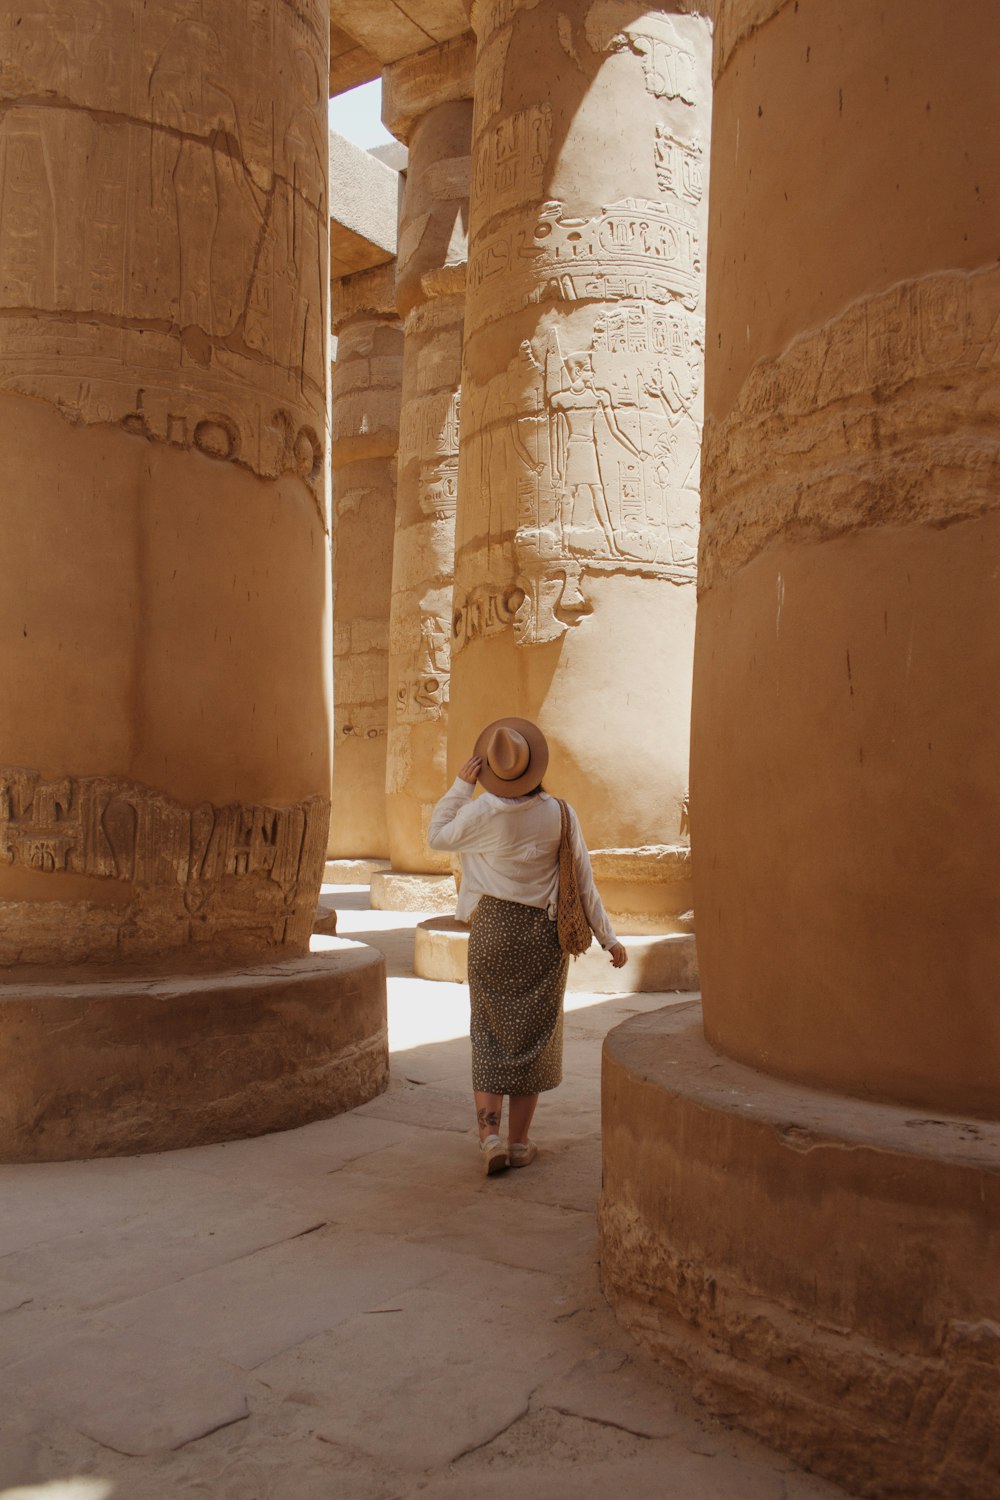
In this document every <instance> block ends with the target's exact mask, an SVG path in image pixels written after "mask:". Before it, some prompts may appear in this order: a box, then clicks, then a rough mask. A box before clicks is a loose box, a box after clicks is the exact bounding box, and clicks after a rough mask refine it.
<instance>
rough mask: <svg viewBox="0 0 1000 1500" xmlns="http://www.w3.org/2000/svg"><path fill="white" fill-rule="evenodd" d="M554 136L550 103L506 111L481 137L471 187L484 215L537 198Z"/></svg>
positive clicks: (475, 156)
mask: <svg viewBox="0 0 1000 1500" xmlns="http://www.w3.org/2000/svg"><path fill="white" fill-rule="evenodd" d="M551 138H552V108H551V105H548V104H537V105H532V107H531V108H530V109H525V110H519V111H518V112H517V113H515V114H511V115H504V116H503V118H502V119H500V120H498V121H497V123H496V124H495V125H492V126H491V127H490V128H489V129H488V130H486V131H485V132H484V134H483V135H482V136H481V137H480V138H479V140H478V141H477V143H476V147H475V150H474V152H473V159H472V161H473V166H472V185H473V186H472V190H473V192H474V193H475V194H476V197H477V200H478V203H479V205H480V210H479V211H480V213H481V214H482V215H483V216H484V217H485V218H492V216H493V215H494V214H498V213H503V212H505V211H506V210H507V209H509V208H513V207H515V206H516V205H517V204H520V203H522V202H524V201H525V200H527V201H529V202H530V201H531V200H532V199H537V197H538V195H539V193H540V191H541V187H542V179H543V176H544V172H545V164H546V162H547V161H548V156H549V146H550V143H551Z"/></svg>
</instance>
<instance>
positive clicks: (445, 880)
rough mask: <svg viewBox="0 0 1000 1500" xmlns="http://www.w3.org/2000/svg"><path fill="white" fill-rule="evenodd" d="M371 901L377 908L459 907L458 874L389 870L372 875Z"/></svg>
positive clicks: (392, 909)
mask: <svg viewBox="0 0 1000 1500" xmlns="http://www.w3.org/2000/svg"><path fill="white" fill-rule="evenodd" d="M370 899H371V904H372V906H373V907H374V909H375V910H376V911H431V912H446V911H448V910H449V909H450V910H451V911H454V910H455V902H456V901H457V900H458V891H457V889H456V887H455V877H454V875H397V873H396V871H395V870H388V871H384V872H381V873H379V874H377V875H373V876H372V891H371V898H370Z"/></svg>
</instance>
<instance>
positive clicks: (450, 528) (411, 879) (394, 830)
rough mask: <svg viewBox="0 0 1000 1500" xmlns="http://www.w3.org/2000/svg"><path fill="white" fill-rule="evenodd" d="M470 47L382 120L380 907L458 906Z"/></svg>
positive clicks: (423, 63)
mask: <svg viewBox="0 0 1000 1500" xmlns="http://www.w3.org/2000/svg"><path fill="white" fill-rule="evenodd" d="M473 62H474V44H473V42H472V41H471V39H463V40H459V41H458V42H452V43H449V44H448V45H446V46H443V47H435V48H434V49H433V50H432V51H430V52H423V53H420V54H419V55H417V56H416V57H412V58H408V59H406V61H404V62H401V63H396V64H394V65H393V66H392V67H391V68H388V69H386V71H385V73H384V74H383V79H382V114H383V118H384V119H385V121H386V124H387V125H388V127H389V129H390V130H392V132H393V134H394V135H396V136H398V137H399V139H400V140H401V141H404V142H405V143H406V145H407V147H408V149H409V167H408V170H407V176H406V192H405V196H404V198H403V205H402V213H401V217H400V233H399V259H398V263H397V275H396V296H397V306H398V308H399V312H400V315H401V316H402V318H403V320H404V329H405V344H404V353H403V411H404V418H403V424H402V429H401V432H400V444H399V493H398V498H397V507H396V535H395V544H394V552H393V582H392V613H391V619H390V628H389V755H388V777H387V782H386V816H387V820H388V825H389V853H390V856H391V859H392V873H391V875H381V876H379V877H377V878H376V879H374V880H373V882H372V900H373V902H376V903H377V904H379V905H382V904H389V903H391V904H392V905H401V906H403V907H404V908H406V909H409V910H421V909H429V910H441V909H442V908H444V907H447V906H448V905H450V904H452V903H453V902H454V896H455V890H454V882H453V880H452V877H451V875H450V874H448V873H447V872H448V871H449V870H450V863H449V859H448V856H447V855H442V854H439V853H437V852H435V851H434V850H432V849H431V848H429V846H428V844H427V839H426V834H427V825H428V822H429V820H430V814H431V810H432V808H433V806H434V803H435V802H436V801H437V800H438V798H439V797H440V796H442V794H443V792H444V791H445V788H446V785H447V780H446V776H447V772H446V760H447V731H448V684H449V676H450V671H451V615H452V587H453V581H454V566H455V507H456V497H457V492H458V420H459V400H460V393H459V383H460V380H461V367H462V327H463V322H464V317H465V273H466V250H467V234H468V213H469V175H470V166H471V161H470V154H469V153H470V149H471V134H472V97H471V96H472V70H473Z"/></svg>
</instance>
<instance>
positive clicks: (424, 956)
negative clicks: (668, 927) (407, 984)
mask: <svg viewBox="0 0 1000 1500" xmlns="http://www.w3.org/2000/svg"><path fill="white" fill-rule="evenodd" d="M626 947H627V948H628V955H629V956H628V962H627V963H626V964H625V966H624V968H621V969H614V968H612V967H611V964H610V962H609V960H608V956H607V954H606V953H605V952H604V950H603V949H602V948H601V946H600V945H599V944H598V943H597V942H593V943H591V945H590V948H589V950H588V951H587V952H586V953H583V954H581V955H580V957H579V958H576V959H574V960H573V961H572V962H571V963H570V966H569V977H568V979H567V981H566V988H567V990H568V991H570V992H574V991H586V992H587V993H589V994H597V995H612V994H623V993H629V992H632V993H636V992H641V991H643V990H656V991H662V990H697V989H698V956H697V949H696V947H695V939H694V937H693V936H689V935H687V934H685V933H670V934H667V935H663V934H660V935H658V936H656V937H649V936H642V935H638V936H632V937H628V938H627V939H626ZM468 949H469V929H468V927H467V926H466V925H465V923H464V922H459V921H457V920H456V919H455V918H454V917H440V916H437V917H429V918H427V919H426V920H425V921H423V922H419V923H418V924H417V930H416V943H415V946H414V957H413V964H414V969H415V971H416V973H417V974H419V975H420V977H421V979H442V980H446V981H449V982H451V983H453V984H464V983H465V982H466V980H467V978H468Z"/></svg>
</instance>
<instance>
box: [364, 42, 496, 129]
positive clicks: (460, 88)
mask: <svg viewBox="0 0 1000 1500" xmlns="http://www.w3.org/2000/svg"><path fill="white" fill-rule="evenodd" d="M475 63H476V42H475V38H474V37H473V36H472V35H471V34H469V35H466V36H462V37H456V38H455V39H454V40H453V41H450V42H445V43H444V44H443V45H442V46H440V47H431V48H429V50H428V51H426V52H418V53H416V54H415V55H414V56H413V57H406V58H404V59H403V60H402V62H397V63H392V64H391V65H390V66H389V67H388V68H386V69H385V71H384V73H383V74H382V123H383V125H384V126H385V128H386V130H388V131H390V132H391V133H392V134H393V135H394V136H395V137H396V138H397V140H400V141H404V142H407V143H408V142H409V139H410V134H411V132H412V130H413V127H414V125H415V124H416V123H417V121H418V120H420V119H422V118H423V116H424V115H426V114H428V113H429V112H430V111H431V110H432V109H436V108H437V107H438V105H441V104H453V103H455V102H456V101H457V100H460V99H471V98H472V88H473V75H474V72H475Z"/></svg>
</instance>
